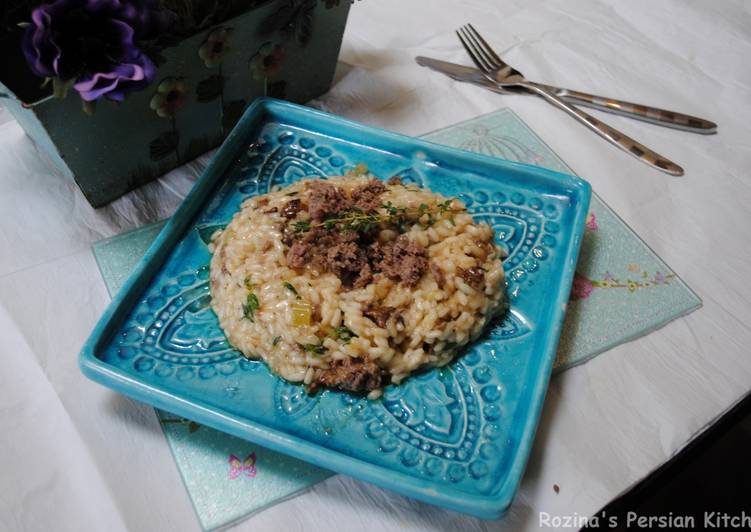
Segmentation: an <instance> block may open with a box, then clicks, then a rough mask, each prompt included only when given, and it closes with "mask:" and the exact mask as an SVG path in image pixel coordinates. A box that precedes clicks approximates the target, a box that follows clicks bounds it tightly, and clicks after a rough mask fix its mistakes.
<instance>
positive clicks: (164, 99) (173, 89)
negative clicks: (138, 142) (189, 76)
mask: <svg viewBox="0 0 751 532" xmlns="http://www.w3.org/2000/svg"><path fill="white" fill-rule="evenodd" d="M187 96H188V85H187V83H185V80H184V79H183V78H166V79H164V80H162V82H161V83H160V84H159V85H158V86H157V88H156V93H155V94H154V96H152V97H151V102H149V106H150V107H151V108H152V109H153V110H154V111H155V112H156V114H157V115H159V116H160V117H162V118H171V117H174V116H175V114H177V112H178V111H179V110H180V109H182V108H183V107H185V102H186V100H187Z"/></svg>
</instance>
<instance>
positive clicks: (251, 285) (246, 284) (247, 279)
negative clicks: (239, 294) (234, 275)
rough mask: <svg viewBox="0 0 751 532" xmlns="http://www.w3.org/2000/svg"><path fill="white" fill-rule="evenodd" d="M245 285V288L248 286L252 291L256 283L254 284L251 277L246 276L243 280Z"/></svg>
mask: <svg viewBox="0 0 751 532" xmlns="http://www.w3.org/2000/svg"><path fill="white" fill-rule="evenodd" d="M243 285H245V288H247V289H248V290H250V291H252V290H253V289H254V288H255V287H256V285H255V284H253V281H251V279H250V277H246V278H245V280H244V281H243Z"/></svg>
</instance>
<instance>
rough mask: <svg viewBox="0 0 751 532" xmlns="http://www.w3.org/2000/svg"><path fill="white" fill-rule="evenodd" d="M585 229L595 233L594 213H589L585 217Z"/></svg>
mask: <svg viewBox="0 0 751 532" xmlns="http://www.w3.org/2000/svg"><path fill="white" fill-rule="evenodd" d="M585 227H586V228H587V229H589V230H590V231H597V228H598V226H597V217H595V213H593V212H590V213H589V214H588V215H587V221H586V223H585Z"/></svg>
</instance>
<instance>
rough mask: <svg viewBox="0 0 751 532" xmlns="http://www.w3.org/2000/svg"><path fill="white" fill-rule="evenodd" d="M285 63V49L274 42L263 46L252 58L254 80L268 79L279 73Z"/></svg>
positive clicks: (251, 67)
mask: <svg viewBox="0 0 751 532" xmlns="http://www.w3.org/2000/svg"><path fill="white" fill-rule="evenodd" d="M283 61H284V48H282V46H281V45H278V44H276V45H275V44H274V43H272V42H265V43H263V44H262V45H261V47H260V48H259V49H258V51H257V52H256V53H255V55H254V56H253V57H251V58H250V70H251V71H252V72H253V78H254V79H268V78H270V77H272V76H274V75H275V74H277V73H278V72H279V70H280V69H281V68H282V62H283Z"/></svg>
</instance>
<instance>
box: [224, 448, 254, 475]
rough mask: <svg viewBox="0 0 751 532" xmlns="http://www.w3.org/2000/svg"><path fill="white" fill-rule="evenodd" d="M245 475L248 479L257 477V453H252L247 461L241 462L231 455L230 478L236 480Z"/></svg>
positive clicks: (247, 457)
mask: <svg viewBox="0 0 751 532" xmlns="http://www.w3.org/2000/svg"><path fill="white" fill-rule="evenodd" d="M243 473H245V476H247V477H254V476H256V453H250V454H249V455H248V456H246V457H245V460H240V459H239V458H238V457H237V456H235V455H234V454H230V455H229V478H230V480H235V479H236V478H238V477H240V476H242V474H243Z"/></svg>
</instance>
